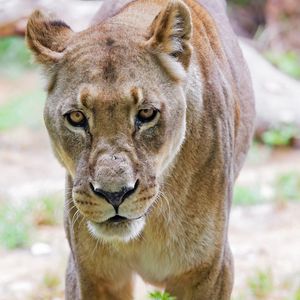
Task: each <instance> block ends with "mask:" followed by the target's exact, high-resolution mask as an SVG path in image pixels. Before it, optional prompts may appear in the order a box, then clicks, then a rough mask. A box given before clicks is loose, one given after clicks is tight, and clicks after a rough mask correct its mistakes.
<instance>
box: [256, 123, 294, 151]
mask: <svg viewBox="0 0 300 300" xmlns="http://www.w3.org/2000/svg"><path fill="white" fill-rule="evenodd" d="M296 136H299V129H298V128H297V127H296V126H294V125H292V124H282V125H280V126H278V127H277V128H272V129H269V130H267V131H265V132H264V133H263V134H262V141H263V142H264V143H265V144H266V145H268V146H288V145H290V144H291V142H292V139H293V138H294V137H296Z"/></svg>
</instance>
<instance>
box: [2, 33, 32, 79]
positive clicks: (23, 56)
mask: <svg viewBox="0 0 300 300" xmlns="http://www.w3.org/2000/svg"><path fill="white" fill-rule="evenodd" d="M33 67H34V66H33V64H32V63H31V54H30V52H29V50H28V49H27V47H26V45H25V41H24V39H23V38H21V37H5V38H0V70H1V71H0V74H2V75H6V76H9V77H15V76H18V75H20V74H21V73H22V72H23V71H24V70H26V69H29V68H33Z"/></svg>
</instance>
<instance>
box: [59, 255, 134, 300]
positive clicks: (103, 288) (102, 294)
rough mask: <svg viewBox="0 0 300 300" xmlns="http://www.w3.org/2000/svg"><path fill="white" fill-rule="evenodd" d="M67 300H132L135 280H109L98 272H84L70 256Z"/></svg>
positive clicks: (128, 278)
mask: <svg viewBox="0 0 300 300" xmlns="http://www.w3.org/2000/svg"><path fill="white" fill-rule="evenodd" d="M65 299H66V300H132V299H133V282H132V280H131V276H130V274H128V277H127V278H122V279H121V278H116V280H115V281H114V280H111V279H110V280H108V279H103V278H100V277H99V275H97V274H96V272H95V273H94V274H93V273H92V272H91V271H89V272H87V273H86V272H84V271H83V270H80V271H79V270H78V268H77V267H75V263H74V260H73V258H72V256H70V259H69V262H68V268H67V273H66V291H65Z"/></svg>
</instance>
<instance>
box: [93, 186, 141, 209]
mask: <svg viewBox="0 0 300 300" xmlns="http://www.w3.org/2000/svg"><path fill="white" fill-rule="evenodd" d="M138 186H139V181H138V180H137V181H136V182H135V185H134V186H124V187H122V188H121V189H120V190H119V191H117V192H110V191H105V190H103V189H100V188H95V187H94V186H93V184H92V183H90V187H91V190H92V192H93V193H94V194H95V195H96V196H98V197H101V198H103V199H104V200H106V201H107V202H108V203H109V204H111V205H112V206H113V207H114V209H115V211H116V214H118V209H119V206H120V205H121V204H122V203H123V202H124V201H125V200H126V199H127V198H129V196H131V195H132V194H134V192H135V191H136V190H137V188H138Z"/></svg>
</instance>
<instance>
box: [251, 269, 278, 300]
mask: <svg viewBox="0 0 300 300" xmlns="http://www.w3.org/2000/svg"><path fill="white" fill-rule="evenodd" d="M248 285H249V288H250V290H251V292H252V294H253V295H254V296H255V297H256V298H258V299H263V298H265V297H266V296H268V295H269V294H270V293H271V292H272V291H273V288H274V285H273V277H272V273H271V271H270V270H267V271H262V270H258V271H257V272H256V273H255V274H254V275H253V277H251V278H250V279H249V280H248Z"/></svg>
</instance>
